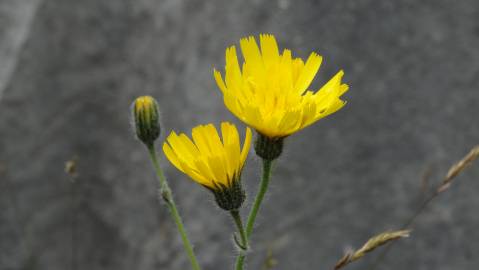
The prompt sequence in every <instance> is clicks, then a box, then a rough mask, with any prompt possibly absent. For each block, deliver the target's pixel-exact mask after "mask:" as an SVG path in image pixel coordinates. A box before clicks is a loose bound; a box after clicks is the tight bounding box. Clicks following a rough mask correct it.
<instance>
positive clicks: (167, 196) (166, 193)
mask: <svg viewBox="0 0 479 270" xmlns="http://www.w3.org/2000/svg"><path fill="white" fill-rule="evenodd" d="M147 148H148V152H149V154H150V158H151V161H152V162H153V167H155V171H156V174H157V176H158V180H159V181H160V193H161V197H162V199H163V200H164V201H165V203H166V205H167V206H168V208H169V209H170V213H171V216H172V217H173V220H174V221H175V223H176V226H177V227H178V231H179V233H180V235H181V240H182V241H183V246H184V248H185V250H186V253H187V254H188V258H189V259H190V262H191V266H192V268H193V269H194V270H200V269H201V268H200V265H199V264H198V261H197V259H196V256H195V253H194V251H193V247H192V245H191V243H190V240H189V239H188V236H187V234H186V230H185V226H184V225H183V221H182V220H181V216H180V214H179V213H178V209H177V208H176V204H175V201H174V200H173V195H172V192H171V189H170V187H169V186H168V182H167V181H166V178H165V175H164V174H163V170H162V169H161V167H160V164H159V162H158V155H157V153H156V150H155V147H154V146H153V145H151V146H147Z"/></svg>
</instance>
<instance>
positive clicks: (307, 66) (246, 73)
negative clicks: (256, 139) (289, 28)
mask: <svg viewBox="0 0 479 270" xmlns="http://www.w3.org/2000/svg"><path fill="white" fill-rule="evenodd" d="M240 45H241V52H242V54H243V58H244V62H243V64H242V65H241V66H240V64H239V62H238V57H237V55H236V48H235V46H231V47H229V48H228V49H227V50H226V67H225V80H223V78H222V76H221V74H220V72H218V71H217V70H215V71H214V76H215V79H216V82H217V84H218V86H219V88H220V90H221V92H222V93H223V96H224V103H225V105H226V107H227V108H228V109H229V110H230V111H231V112H232V113H233V114H234V115H236V116H237V117H238V118H239V119H241V120H242V121H243V122H245V123H246V124H247V125H249V126H251V127H253V128H254V129H256V130H257V131H258V132H259V133H260V134H262V135H264V136H266V137H269V138H282V137H286V136H288V135H291V134H293V133H295V132H297V131H299V130H301V129H303V128H305V127H307V126H309V125H311V124H312V123H314V122H316V121H318V120H319V119H321V118H323V117H326V116H328V115H330V114H332V113H334V112H336V111H337V110H339V109H341V107H343V106H344V104H345V101H343V100H341V99H340V97H341V95H342V94H344V92H346V91H347V90H348V86H347V85H346V84H343V83H341V78H342V77H343V71H339V72H338V73H337V74H336V75H335V76H334V77H333V78H332V79H330V80H329V82H327V83H326V84H325V85H324V86H322V87H321V88H320V89H319V91H316V92H314V91H310V90H308V88H309V85H310V84H311V82H312V81H313V79H314V77H315V75H316V73H317V72H318V70H319V66H320V65H321V60H322V57H321V56H319V55H318V54H316V53H314V52H313V53H311V55H310V56H309V58H308V60H307V61H306V63H304V62H303V60H302V59H300V58H293V57H292V54H291V51H290V50H288V49H285V50H284V51H283V53H282V54H280V53H279V50H278V45H277V43H276V39H275V38H274V36H272V35H260V46H259V47H258V44H257V43H256V40H255V38H254V37H248V38H243V39H241V41H240Z"/></svg>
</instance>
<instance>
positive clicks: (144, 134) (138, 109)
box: [133, 96, 160, 147]
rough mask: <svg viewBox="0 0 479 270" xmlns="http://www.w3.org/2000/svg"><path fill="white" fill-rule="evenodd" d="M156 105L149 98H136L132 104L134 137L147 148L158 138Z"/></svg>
mask: <svg viewBox="0 0 479 270" xmlns="http://www.w3.org/2000/svg"><path fill="white" fill-rule="evenodd" d="M159 114H160V113H159V109H158V103H157V102H156V100H155V99H154V98H153V97H151V96H142V97H138V98H137V99H136V100H135V101H134V102H133V119H134V121H135V132H136V136H137V137H138V139H139V140H140V141H142V142H143V143H144V144H146V145H147V146H148V147H150V146H152V145H153V144H154V142H155V140H156V139H158V137H159V136H160V123H159Z"/></svg>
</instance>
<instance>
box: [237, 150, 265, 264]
mask: <svg viewBox="0 0 479 270" xmlns="http://www.w3.org/2000/svg"><path fill="white" fill-rule="evenodd" d="M272 164H273V161H272V160H267V159H263V176H262V177H261V183H260V186H259V191H258V194H256V198H255V199H254V203H253V207H252V208H251V211H250V213H249V215H248V221H247V222H246V240H248V239H249V237H250V236H251V233H252V232H253V227H254V221H255V220H256V215H257V214H258V211H259V207H260V206H261V203H262V202H263V199H264V195H265V194H266V190H268V185H269V180H270V179H271V166H272ZM245 258H246V254H242V253H240V254H239V255H238V257H237V258H236V268H235V269H236V270H242V269H243V265H244V260H245Z"/></svg>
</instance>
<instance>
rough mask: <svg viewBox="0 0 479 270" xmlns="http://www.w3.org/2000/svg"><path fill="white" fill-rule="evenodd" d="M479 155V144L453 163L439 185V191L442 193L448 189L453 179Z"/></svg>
mask: <svg viewBox="0 0 479 270" xmlns="http://www.w3.org/2000/svg"><path fill="white" fill-rule="evenodd" d="M477 157H479V145H476V146H475V147H473V148H472V149H471V151H470V152H469V153H468V154H467V155H466V156H465V157H463V158H462V159H461V160H460V161H458V162H457V163H456V164H454V165H452V167H451V168H450V169H449V171H448V172H447V175H446V177H445V178H444V180H443V181H442V183H441V184H440V185H439V187H438V189H437V193H441V192H444V191H445V190H447V189H448V188H449V187H450V186H451V182H452V180H453V179H454V178H456V176H458V175H459V174H460V173H461V172H462V171H464V170H465V169H466V168H467V167H469V165H471V164H472V162H473V161H474V160H476V159H477Z"/></svg>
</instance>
